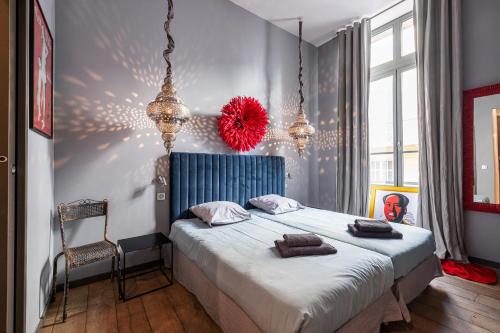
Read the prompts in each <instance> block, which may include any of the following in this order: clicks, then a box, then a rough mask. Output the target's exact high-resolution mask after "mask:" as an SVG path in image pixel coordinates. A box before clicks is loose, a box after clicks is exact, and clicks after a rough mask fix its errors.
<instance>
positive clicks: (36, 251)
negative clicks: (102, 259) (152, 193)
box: [26, 0, 55, 332]
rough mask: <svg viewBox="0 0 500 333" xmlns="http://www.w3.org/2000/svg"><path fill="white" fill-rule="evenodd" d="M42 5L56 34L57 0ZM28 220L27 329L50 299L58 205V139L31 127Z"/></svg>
mask: <svg viewBox="0 0 500 333" xmlns="http://www.w3.org/2000/svg"><path fill="white" fill-rule="evenodd" d="M40 5H41V7H42V10H43V11H44V13H45V18H46V20H47V23H48V25H49V28H50V30H51V33H52V37H53V38H54V43H55V21H54V10H55V9H54V0H41V1H40ZM27 135H28V160H27V207H28V208H27V221H26V253H27V256H26V331H27V332H35V330H36V328H37V326H38V323H39V322H40V316H42V315H43V311H44V309H45V304H46V303H47V302H48V300H49V299H48V296H49V292H50V281H51V272H52V268H51V258H52V257H53V254H52V244H53V241H52V237H53V235H52V233H51V221H52V213H53V207H54V170H53V160H54V143H53V141H52V140H49V139H46V138H45V137H42V136H41V135H39V134H37V133H35V132H33V131H32V130H28V134H27Z"/></svg>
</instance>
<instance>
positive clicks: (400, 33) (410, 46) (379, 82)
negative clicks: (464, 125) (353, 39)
mask: <svg viewBox="0 0 500 333" xmlns="http://www.w3.org/2000/svg"><path fill="white" fill-rule="evenodd" d="M415 66H416V65H415V38H414V27H413V17H412V15H411V13H409V14H407V15H404V16H402V17H400V18H398V19H396V20H394V21H392V22H390V23H388V24H386V25H384V26H382V27H380V28H377V29H376V30H374V31H372V42H371V62H370V67H371V82H370V100H369V110H368V113H369V126H370V138H369V140H370V179H371V183H372V184H385V185H396V186H418V176H419V172H418V122H417V120H418V119H417V71H416V68H415Z"/></svg>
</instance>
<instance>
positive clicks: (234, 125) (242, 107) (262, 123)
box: [218, 96, 269, 151]
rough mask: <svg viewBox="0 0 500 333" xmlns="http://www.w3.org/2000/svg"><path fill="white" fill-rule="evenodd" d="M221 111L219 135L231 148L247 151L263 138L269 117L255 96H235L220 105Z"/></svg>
mask: <svg viewBox="0 0 500 333" xmlns="http://www.w3.org/2000/svg"><path fill="white" fill-rule="evenodd" d="M221 112H222V116H221V117H219V119H218V124H219V135H220V136H221V138H222V140H224V141H225V142H226V143H227V145H228V146H229V147H231V148H232V149H234V150H237V151H249V150H251V149H254V148H255V146H257V144H258V143H259V142H261V141H262V139H263V138H264V135H265V134H266V130H267V125H268V124H269V119H268V118H267V112H266V110H265V109H264V108H263V107H262V105H261V104H260V103H259V101H258V100H256V99H255V98H253V97H242V96H238V97H235V98H233V99H231V100H230V101H229V103H228V104H226V105H224V106H223V107H222V110H221Z"/></svg>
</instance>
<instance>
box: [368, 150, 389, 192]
mask: <svg viewBox="0 0 500 333" xmlns="http://www.w3.org/2000/svg"><path fill="white" fill-rule="evenodd" d="M370 183H372V184H388V185H392V184H394V155H393V154H380V155H370Z"/></svg>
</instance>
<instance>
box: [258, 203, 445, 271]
mask: <svg viewBox="0 0 500 333" xmlns="http://www.w3.org/2000/svg"><path fill="white" fill-rule="evenodd" d="M250 212H251V213H252V215H254V216H255V215H256V216H260V217H262V218H266V219H269V220H271V221H274V222H279V223H282V224H284V225H287V226H292V227H294V228H298V229H301V230H304V231H308V232H313V233H315V234H318V235H322V236H325V237H328V238H331V239H336V240H339V241H341V242H345V243H349V244H352V245H356V246H359V247H362V248H364V249H367V250H371V251H375V252H377V253H380V254H383V255H386V256H388V257H390V258H391V260H392V263H393V265H394V276H395V278H396V279H398V278H400V277H403V276H405V275H406V274H408V273H409V272H410V271H411V270H412V269H414V268H415V267H417V266H418V264H420V263H421V262H423V261H424V260H425V259H427V258H428V257H430V256H432V255H433V253H434V251H435V250H436V248H435V243H434V238H433V236H432V233H431V232H430V231H429V230H425V229H422V228H418V227H414V226H409V225H404V224H399V223H391V226H392V227H393V228H394V229H395V230H397V231H399V232H401V233H402V234H403V239H375V238H361V237H354V236H352V235H351V234H350V233H349V232H348V231H347V224H349V223H354V220H355V219H356V218H358V217H356V216H353V215H347V214H341V213H336V212H332V211H328V210H323V209H315V208H309V207H307V208H305V209H301V210H298V211H295V212H289V213H285V214H280V215H271V214H267V213H265V212H263V211H261V210H258V209H252V210H250Z"/></svg>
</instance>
